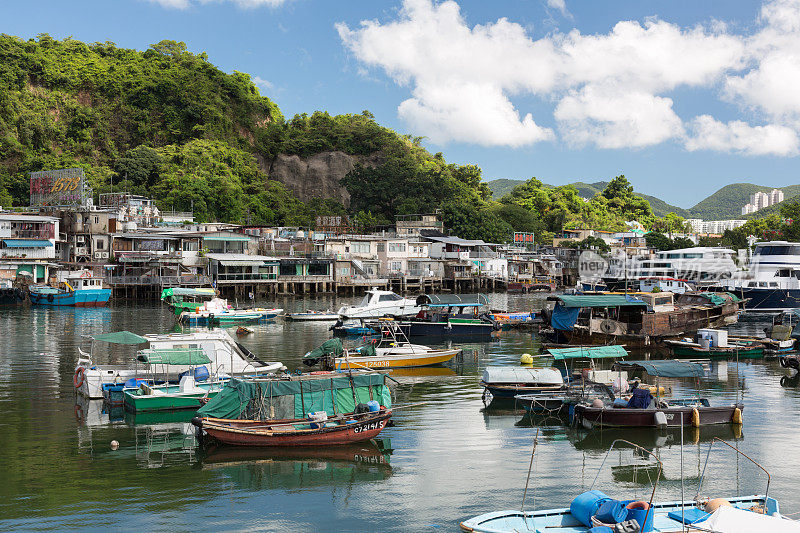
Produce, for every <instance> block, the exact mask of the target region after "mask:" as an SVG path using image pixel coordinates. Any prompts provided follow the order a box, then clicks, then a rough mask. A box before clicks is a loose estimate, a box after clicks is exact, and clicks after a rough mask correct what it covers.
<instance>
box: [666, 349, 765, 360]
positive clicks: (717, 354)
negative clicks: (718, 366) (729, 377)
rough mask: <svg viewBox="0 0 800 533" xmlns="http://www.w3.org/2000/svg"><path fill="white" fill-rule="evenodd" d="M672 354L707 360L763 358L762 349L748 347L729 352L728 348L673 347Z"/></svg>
mask: <svg viewBox="0 0 800 533" xmlns="http://www.w3.org/2000/svg"><path fill="white" fill-rule="evenodd" d="M672 353H673V355H674V356H675V357H691V358H703V357H708V358H709V359H736V358H737V357H738V358H739V359H761V358H762V357H764V347H763V346H757V347H748V348H742V349H740V350H731V349H730V348H724V349H714V348H709V349H708V350H705V349H703V348H694V347H691V346H673V347H672Z"/></svg>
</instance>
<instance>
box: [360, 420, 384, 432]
mask: <svg viewBox="0 0 800 533" xmlns="http://www.w3.org/2000/svg"><path fill="white" fill-rule="evenodd" d="M385 423H386V421H385V420H376V421H374V422H369V423H367V424H361V425H359V426H356V427H354V428H353V433H362V432H364V431H369V430H372V429H383V425H384V424H385Z"/></svg>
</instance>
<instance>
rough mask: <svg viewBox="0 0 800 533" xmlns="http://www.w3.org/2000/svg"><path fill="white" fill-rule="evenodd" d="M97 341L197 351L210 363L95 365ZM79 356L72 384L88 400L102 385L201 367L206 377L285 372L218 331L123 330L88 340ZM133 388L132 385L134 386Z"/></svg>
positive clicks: (160, 377) (163, 376)
mask: <svg viewBox="0 0 800 533" xmlns="http://www.w3.org/2000/svg"><path fill="white" fill-rule="evenodd" d="M97 342H106V343H111V344H127V345H132V346H144V345H147V348H149V349H150V350H156V351H159V352H162V353H164V352H175V353H177V352H185V353H186V354H187V355H186V356H187V357H191V353H193V352H200V353H202V355H203V356H204V358H203V359H205V358H207V359H208V360H209V361H210V362H209V363H207V364H203V365H197V364H194V362H192V361H189V360H187V362H188V364H185V365H181V364H163V363H155V362H147V363H140V362H137V361H135V360H134V361H131V363H130V364H128V365H96V364H95V363H94V362H93V354H94V345H95V343H97ZM78 352H79V354H80V357H79V359H78V363H77V365H76V367H75V374H74V376H73V385H75V388H76V389H77V390H78V393H79V394H82V395H83V396H86V397H88V398H102V397H103V386H104V385H111V384H120V385H121V384H125V383H126V382H127V381H128V380H134V381H135V380H137V379H147V380H152V379H155V380H163V381H166V380H168V379H169V377H170V376H172V377H174V376H176V375H179V374H181V373H183V372H187V371H191V372H192V373H194V374H196V373H197V372H198V371H201V370H200V368H201V367H202V368H205V371H204V373H205V375H209V376H217V377H220V376H236V375H239V376H242V375H247V376H251V375H264V374H270V373H275V372H279V371H283V370H285V368H286V367H285V366H283V363H281V362H266V361H262V360H260V359H259V358H258V357H256V356H255V355H254V354H253V353H252V352H250V350H248V349H247V348H245V347H244V346H242V345H241V344H239V343H238V342H236V341H235V340H233V338H232V337H231V336H230V335H229V334H228V332H227V331H225V330H222V329H216V330H208V331H198V332H193V333H169V334H164V335H145V336H143V337H140V336H139V335H135V334H133V333H130V332H127V331H123V332H117V333H107V334H104V335H95V336H94V337H92V348H91V349H90V350H89V352H86V351H84V350H82V349H81V348H78ZM133 386H136V385H135V384H134V385H133Z"/></svg>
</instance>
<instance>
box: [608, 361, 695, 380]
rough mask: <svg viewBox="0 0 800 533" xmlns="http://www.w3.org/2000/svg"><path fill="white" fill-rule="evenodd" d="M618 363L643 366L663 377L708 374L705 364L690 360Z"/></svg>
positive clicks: (650, 372)
mask: <svg viewBox="0 0 800 533" xmlns="http://www.w3.org/2000/svg"><path fill="white" fill-rule="evenodd" d="M617 364H619V365H622V366H632V367H636V368H641V369H643V370H644V371H645V372H647V373H648V374H650V375H651V376H655V377H661V378H701V377H703V376H705V375H706V372H705V369H704V368H703V365H701V364H700V363H690V362H688V361H676V360H665V361H619V362H618V363H617Z"/></svg>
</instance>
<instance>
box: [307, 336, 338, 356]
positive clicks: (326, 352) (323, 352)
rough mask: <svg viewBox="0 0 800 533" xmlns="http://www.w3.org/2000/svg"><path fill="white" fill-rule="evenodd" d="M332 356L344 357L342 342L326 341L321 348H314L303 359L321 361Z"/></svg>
mask: <svg viewBox="0 0 800 533" xmlns="http://www.w3.org/2000/svg"><path fill="white" fill-rule="evenodd" d="M331 355H332V356H333V357H341V356H342V355H344V346H342V341H341V340H339V339H337V338H333V339H331V340H329V341H325V342H323V343H322V346H320V347H319V348H314V349H313V350H311V351H310V352H308V353H307V354H305V355H304V356H303V359H320V358H322V357H326V356H331Z"/></svg>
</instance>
